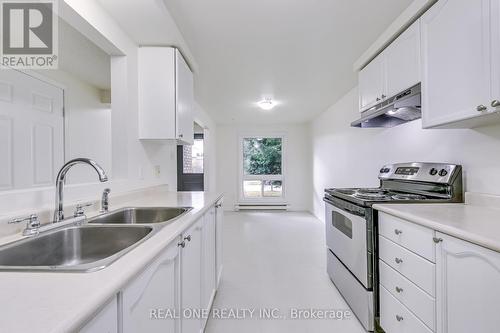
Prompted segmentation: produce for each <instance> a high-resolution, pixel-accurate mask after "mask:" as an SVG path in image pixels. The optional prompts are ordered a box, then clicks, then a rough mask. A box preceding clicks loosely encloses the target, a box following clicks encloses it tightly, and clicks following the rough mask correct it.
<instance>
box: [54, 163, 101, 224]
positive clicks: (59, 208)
mask: <svg viewBox="0 0 500 333" xmlns="http://www.w3.org/2000/svg"><path fill="white" fill-rule="evenodd" d="M76 164H87V165H90V166H91V167H92V168H94V170H95V171H96V172H97V174H98V175H99V180H100V181H101V182H103V183H104V182H107V181H108V176H107V175H106V172H104V170H103V168H101V166H100V165H99V164H97V163H96V162H95V161H93V160H91V159H88V158H75V159H74V160H71V161H69V162H67V163H66V164H64V165H63V167H62V168H61V170H59V173H58V174H57V178H56V208H55V210H54V221H53V223H57V222H60V221H62V220H64V208H63V190H64V181H65V180H66V174H67V173H68V171H69V169H71V167H72V166H74V165H76Z"/></svg>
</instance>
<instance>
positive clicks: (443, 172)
mask: <svg viewBox="0 0 500 333" xmlns="http://www.w3.org/2000/svg"><path fill="white" fill-rule="evenodd" d="M447 174H448V171H446V169H442V170H441V171H439V175H440V176H441V177H444V176H446V175H447Z"/></svg>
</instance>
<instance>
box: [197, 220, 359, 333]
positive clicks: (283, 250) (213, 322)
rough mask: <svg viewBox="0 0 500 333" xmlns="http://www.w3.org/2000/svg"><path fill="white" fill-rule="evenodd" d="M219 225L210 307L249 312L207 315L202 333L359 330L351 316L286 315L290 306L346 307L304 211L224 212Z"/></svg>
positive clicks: (318, 230)
mask: <svg viewBox="0 0 500 333" xmlns="http://www.w3.org/2000/svg"><path fill="white" fill-rule="evenodd" d="M224 223H225V225H224V274H223V280H222V283H221V286H220V289H219V291H218V293H217V296H216V299H215V302H214V309H215V310H216V311H219V313H222V312H221V311H222V310H223V309H234V310H237V309H240V310H242V309H255V312H254V315H253V318H251V317H249V316H248V315H247V318H246V319H213V316H212V317H211V318H210V319H209V322H208V324H207V328H206V331H205V332H207V333H226V332H227V333H234V332H238V333H246V332H248V333H261V332H262V333H264V332H265V333H279V332H284V333H295V332H297V333H299V332H300V333H309V332H310V333H323V332H325V333H327V332H328V333H335V332H337V333H351V332H352V333H362V332H365V331H364V329H363V327H362V326H361V324H360V323H359V322H358V321H357V319H356V318H355V317H354V315H352V314H351V316H350V318H348V319H343V320H335V319H334V320H331V319H315V320H312V319H311V320H298V319H290V317H289V316H290V311H292V309H294V308H295V309H308V308H313V309H322V310H341V311H344V310H349V307H348V306H347V304H346V303H345V301H344V299H343V298H342V296H341V295H340V294H339V292H338V291H337V289H336V288H335V287H334V285H333V284H332V283H331V281H330V279H329V278H328V275H327V274H326V263H325V260H326V259H325V256H326V250H325V240H324V231H323V229H324V224H323V223H322V222H321V221H319V220H318V219H316V218H315V217H313V216H312V215H310V214H309V213H273V212H271V213H267V212H247V213H236V212H234V213H233V212H230V213H226V214H225V221H224ZM263 308H267V309H273V308H277V309H279V315H280V316H285V317H288V318H287V319H263V318H260V314H259V309H263ZM275 314H277V313H276V312H275ZM228 316H229V315H228ZM229 317H230V316H229Z"/></svg>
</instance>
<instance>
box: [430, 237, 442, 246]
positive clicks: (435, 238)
mask: <svg viewBox="0 0 500 333" xmlns="http://www.w3.org/2000/svg"><path fill="white" fill-rule="evenodd" d="M432 240H433V241H434V243H436V244H438V243H441V242H442V241H443V239H442V238H437V237H433V238H432Z"/></svg>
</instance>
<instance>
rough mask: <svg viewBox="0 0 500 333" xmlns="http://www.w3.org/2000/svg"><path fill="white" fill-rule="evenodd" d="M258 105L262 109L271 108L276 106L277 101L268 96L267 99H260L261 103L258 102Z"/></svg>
mask: <svg viewBox="0 0 500 333" xmlns="http://www.w3.org/2000/svg"><path fill="white" fill-rule="evenodd" d="M257 105H258V106H259V107H260V108H261V109H262V110H266V111H268V110H271V109H272V108H274V107H275V106H276V103H275V102H273V100H272V99H270V98H266V99H265V100H263V101H260V102H259V103H257Z"/></svg>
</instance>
